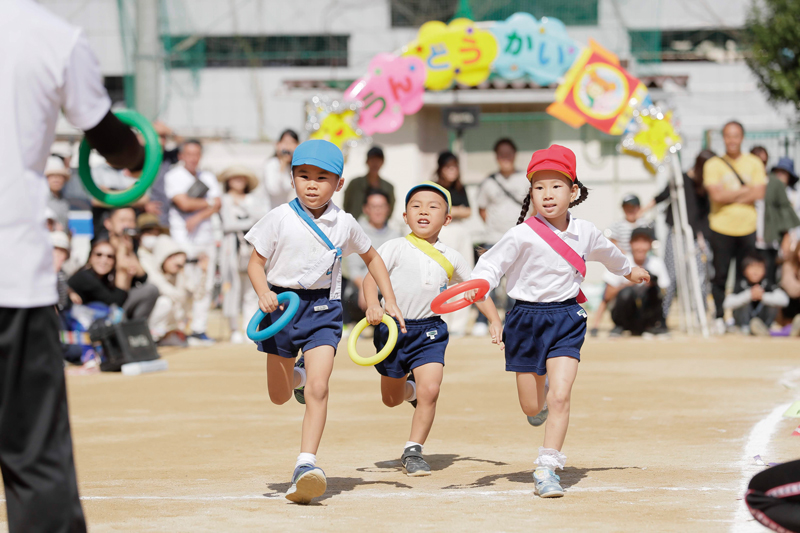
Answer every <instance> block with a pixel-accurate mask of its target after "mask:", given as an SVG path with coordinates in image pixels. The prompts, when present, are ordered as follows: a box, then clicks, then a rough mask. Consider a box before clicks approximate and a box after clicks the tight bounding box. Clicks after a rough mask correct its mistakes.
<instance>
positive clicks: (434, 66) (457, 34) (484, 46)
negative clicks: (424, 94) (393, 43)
mask: <svg viewBox="0 0 800 533" xmlns="http://www.w3.org/2000/svg"><path fill="white" fill-rule="evenodd" d="M403 55H404V56H416V57H418V58H420V59H422V61H423V62H424V63H425V68H426V71H427V76H426V78H425V87H427V88H428V89H431V90H434V91H440V90H442V89H447V88H449V87H450V86H451V85H452V84H453V80H455V81H457V82H458V83H461V84H464V85H469V86H471V87H474V86H475V85H478V84H479V83H482V82H484V81H486V79H487V78H488V77H489V74H491V72H492V69H491V65H492V61H494V59H495V57H497V41H495V39H494V36H493V35H492V34H491V32H488V31H486V30H482V29H480V28H478V27H477V26H476V25H475V23H474V22H472V21H471V20H469V19H465V18H459V19H455V20H454V21H452V22H451V23H450V24H445V23H444V22H439V21H438V20H434V21H430V22H426V23H425V24H423V25H422V26H421V27H420V29H419V34H418V35H417V38H416V40H414V41H412V42H411V43H409V44H408V45H407V46H404V47H403Z"/></svg>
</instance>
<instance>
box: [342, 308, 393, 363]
mask: <svg viewBox="0 0 800 533" xmlns="http://www.w3.org/2000/svg"><path fill="white" fill-rule="evenodd" d="M381 322H383V323H384V324H386V327H388V328H389V340H387V341H386V346H384V347H383V350H381V351H380V352H378V353H376V354H375V355H373V356H372V357H361V356H360V355H358V352H357V351H356V341H357V340H358V337H359V336H360V335H361V332H362V331H364V329H365V328H366V327H367V326H368V325H369V322H367V319H366V318H364V319H362V320H361V322H359V323H358V324H356V327H355V328H353V331H351V332H350V339H349V340H348V341H347V354H348V355H349V356H350V359H352V360H353V362H354V363H355V364H357V365H361V366H372V365H377V364H378V363H380V362H381V361H383V360H384V359H386V358H387V357H389V354H390V353H392V350H394V345H395V344H397V324H396V323H395V321H394V319H393V318H392V317H390V316H389V315H383V318H382V319H381Z"/></svg>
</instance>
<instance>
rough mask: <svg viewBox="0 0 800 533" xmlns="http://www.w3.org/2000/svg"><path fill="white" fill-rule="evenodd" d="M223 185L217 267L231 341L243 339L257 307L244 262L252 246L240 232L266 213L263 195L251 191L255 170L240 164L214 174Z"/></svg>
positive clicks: (247, 259) (247, 229)
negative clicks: (221, 234) (246, 327)
mask: <svg viewBox="0 0 800 533" xmlns="http://www.w3.org/2000/svg"><path fill="white" fill-rule="evenodd" d="M218 179H219V181H220V182H221V183H222V184H223V188H224V189H225V194H223V195H222V208H221V209H220V211H219V216H220V218H221V219H222V233H223V237H222V247H221V248H220V260H219V270H220V277H221V281H222V293H223V301H222V314H223V316H225V317H226V318H227V319H228V322H229V324H230V328H231V342H232V343H234V344H242V343H244V341H245V334H244V328H245V326H246V325H247V321H248V320H250V317H251V316H253V314H255V312H256V310H257V309H258V295H256V293H255V291H253V290H252V289H251V287H250V280H249V279H248V278H247V264H248V262H249V261H250V255H251V254H252V253H253V247H252V246H251V245H250V243H248V242H247V241H246V240H245V239H244V234H245V233H247V232H248V231H249V230H250V228H252V227H253V226H254V225H255V223H256V222H258V221H259V219H261V217H262V216H264V215H265V214H266V211H267V210H266V204H265V202H264V201H263V198H261V197H260V196H258V195H256V194H252V193H253V191H254V190H255V189H256V188H257V187H258V178H257V177H256V174H255V172H253V171H252V170H251V169H250V168H248V167H246V166H244V165H234V166H231V167H228V168H226V169H225V170H223V171H222V172H221V173H220V175H219V176H218Z"/></svg>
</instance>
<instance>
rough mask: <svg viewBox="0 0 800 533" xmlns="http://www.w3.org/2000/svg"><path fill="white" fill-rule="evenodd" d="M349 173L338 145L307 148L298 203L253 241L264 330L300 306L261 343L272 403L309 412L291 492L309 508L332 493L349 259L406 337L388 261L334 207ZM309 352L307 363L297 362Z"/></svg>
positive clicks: (296, 170) (299, 159)
mask: <svg viewBox="0 0 800 533" xmlns="http://www.w3.org/2000/svg"><path fill="white" fill-rule="evenodd" d="M343 167H344V156H343V155H342V151H341V150H340V149H339V148H338V147H337V146H336V145H335V144H333V143H331V142H328V141H324V140H319V139H313V140H308V141H306V142H304V143H302V144H300V145H299V146H298V147H297V149H295V151H294V154H293V155H292V187H293V188H294V189H295V192H296V193H297V198H295V199H294V200H292V201H291V202H289V203H288V204H283V205H280V206H278V207H276V208H275V209H273V210H272V211H270V212H269V213H267V215H266V216H264V217H263V218H262V219H261V220H259V221H258V222H257V223H256V225H255V226H253V228H252V229H251V230H250V231H248V232H247V234H246V235H245V240H246V241H247V242H249V243H250V244H251V245H252V246H253V248H254V251H253V253H252V255H251V256H250V262H249V264H248V268H247V270H248V274H249V276H250V282H251V283H252V285H253V288H254V289H255V292H256V294H257V295H258V303H259V307H260V308H261V311H263V312H264V313H265V314H266V317H265V318H264V320H262V322H261V325H260V329H264V328H267V327H269V326H270V325H271V324H273V322H274V321H275V320H278V318H279V317H280V316H281V315H282V313H283V310H282V309H280V308H279V305H278V294H280V293H283V292H293V293H295V294H296V295H297V296H298V297H299V299H300V305H299V307H298V309H297V312H296V313H295V315H294V317H293V318H292V319H291V320H289V323H288V324H287V325H286V326H285V327H284V328H283V329H281V330H280V331H278V333H277V334H275V336H273V337H271V338H269V339H267V340H265V341H261V342H259V343H258V349H259V350H260V351H262V352H265V353H266V354H267V384H268V387H269V395H270V399H271V400H272V401H273V402H274V403H276V404H283V403H286V402H287V401H288V400H289V399H290V398H291V396H292V394H293V393H294V396H295V399H296V400H297V401H298V402H299V403H301V404H305V405H306V411H305V416H304V419H303V432H302V439H301V444H300V455H299V456H298V457H297V462H296V463H295V469H294V472H293V473H292V478H291V486H290V487H289V490H288V491H287V492H286V499H288V500H290V501H293V502H295V503H301V504H308V503H310V502H311V500H312V499H314V498H317V497H319V496H321V495H322V494H324V492H325V489H326V487H327V481H326V478H325V472H323V471H322V469H321V468H319V467H317V466H316V464H317V456H316V453H317V450H318V449H319V443H320V440H321V439H322V433H323V431H324V429H325V419H326V416H327V406H328V381H329V379H330V375H331V372H332V370H333V359H334V356H335V355H336V348H337V347H338V345H339V342H340V341H341V339H342V302H341V285H342V275H341V260H342V258H343V257H345V256H348V255H351V254H358V255H359V256H360V257H361V259H362V260H363V261H364V263H365V264H366V265H367V269H368V270H369V272H370V274H371V275H372V276H373V277H374V278H375V279H376V280H377V282H378V285H379V286H380V288H381V292H382V293H383V295H384V297H385V298H386V313H387V314H389V315H391V316H393V317H395V318H397V320H398V321H399V322H400V329H401V330H402V331H405V324H404V322H403V315H402V314H401V313H400V311H399V309H398V307H397V304H396V299H395V295H394V291H393V290H392V285H391V283H390V281H389V273H388V272H387V271H386V266H385V265H384V264H383V260H381V257H380V255H378V252H377V251H376V250H375V248H373V247H372V244H371V243H370V241H369V238H368V237H367V235H366V234H365V233H364V230H363V229H362V228H361V226H360V225H359V224H358V222H356V219H355V218H353V217H352V215H350V214H348V213H346V212H344V211H343V210H342V209H340V208H339V207H338V206H336V205H335V204H334V203H333V202H332V201H331V198H332V197H333V194H334V193H335V192H336V191H339V190H341V189H342V186H343V185H344V179H343V178H342V170H343ZM267 264H269V268H268V269H267ZM301 350H302V352H303V357H301V358H300V359H299V360H296V359H297V355H298V353H299V352H300V351H301ZM306 392H308V394H306Z"/></svg>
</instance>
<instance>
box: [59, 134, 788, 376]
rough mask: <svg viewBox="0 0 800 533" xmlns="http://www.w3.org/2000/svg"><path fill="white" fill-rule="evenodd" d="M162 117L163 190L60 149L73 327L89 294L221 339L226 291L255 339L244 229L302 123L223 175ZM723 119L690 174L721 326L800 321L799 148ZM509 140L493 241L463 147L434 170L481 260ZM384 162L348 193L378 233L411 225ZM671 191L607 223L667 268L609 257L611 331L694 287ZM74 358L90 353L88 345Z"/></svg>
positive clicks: (130, 313)
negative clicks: (89, 177)
mask: <svg viewBox="0 0 800 533" xmlns="http://www.w3.org/2000/svg"><path fill="white" fill-rule="evenodd" d="M154 126H155V128H156V130H157V132H158V134H159V138H160V140H161V142H162V147H163V148H164V160H163V163H162V166H161V168H160V170H159V173H158V176H157V178H156V182H155V184H154V185H153V187H152V188H151V190H150V191H149V193H148V194H146V195H145V196H143V197H142V198H141V199H140V200H139V201H137V202H136V203H135V204H134V205H131V206H129V207H123V208H113V207H111V206H107V205H104V204H102V203H101V202H99V201H97V200H96V199H94V198H91V197H88V196H84V197H83V198H82V199H81V198H79V197H77V198H76V197H75V196H74V195H73V196H72V197H69V195H66V194H65V191H66V190H68V189H70V186H71V190H73V191H74V190H75V187H74V183H73V184H71V183H70V181H71V180H73V177H74V174H75V173H76V172H75V169H73V168H71V165H70V158H69V156H68V155H67V156H65V155H64V154H61V155H52V156H50V157H49V159H48V161H47V166H46V169H45V176H46V178H47V183H48V186H49V188H50V198H49V202H48V208H47V224H48V229H49V230H50V232H51V233H50V235H51V240H52V244H53V254H54V258H55V268H56V271H57V272H58V286H59V287H58V288H59V304H58V309H59V312H60V314H61V316H62V322H63V325H64V328H65V330H70V329H74V328H75V325H76V324H77V323H79V322H80V320H79V318H80V317H81V316H85V314H86V311H85V308H87V307H88V308H91V309H92V310H93V311H92V313H93V314H92V316H93V317H97V316H104V315H114V316H116V317H118V319H122V320H141V321H145V322H146V324H147V326H148V327H149V329H150V332H151V334H152V336H153V338H154V340H155V341H157V342H158V344H159V345H161V346H187V345H193V346H194V345H209V344H212V343H213V342H215V341H214V340H213V339H212V338H211V336H210V335H209V334H208V320H209V311H210V310H211V309H212V307H213V306H215V305H220V306H221V308H222V315H223V317H224V318H225V320H226V321H227V323H228V325H229V329H230V341H231V342H234V343H242V342H245V333H244V332H245V327H246V324H247V322H248V321H249V318H250V317H251V316H252V315H253V314H254V313H255V311H256V309H257V308H258V299H257V297H256V294H255V293H254V291H253V290H252V287H251V285H250V282H249V279H248V277H247V273H246V269H247V264H248V260H249V257H250V255H251V253H252V247H251V245H250V244H249V243H248V242H247V241H246V240H245V239H244V235H245V233H246V232H247V231H248V230H249V229H250V228H251V227H252V226H253V225H254V224H255V223H256V222H257V221H258V220H259V219H260V218H261V217H263V216H264V215H265V214H266V213H267V212H268V211H269V210H270V209H273V208H275V207H277V206H278V205H281V204H282V203H285V202H287V201H289V200H290V199H291V197H292V196H293V191H292V185H291V160H292V154H293V151H294V149H295V148H296V147H297V146H298V143H299V137H298V135H297V133H295V132H294V131H292V130H286V131H284V132H282V133H281V135H280V137H279V138H278V141H277V143H276V144H275V155H274V156H272V157H270V158H269V159H267V161H266V162H265V164H264V167H263V169H262V172H256V171H255V170H254V169H251V168H248V167H246V166H242V165H234V166H230V167H228V168H226V169H225V170H224V171H222V172H221V173H219V175H215V174H213V173H211V172H209V171H208V170H205V169H204V168H203V165H202V161H203V145H202V143H201V142H200V141H198V140H194V139H188V140H183V139H180V138H178V137H176V136H175V135H174V134H173V132H172V131H171V130H170V129H169V128H168V127H167V126H166V125H164V124H162V123H155V124H154ZM722 133H723V139H724V142H725V153H724V154H722V155H717V154H714V153H713V152H711V151H710V150H703V151H702V152H701V153H700V154H699V155H698V156H697V159H696V160H695V163H694V165H693V166H692V167H691V168H690V169H689V170H688V172H686V174H685V175H684V176H683V178H684V184H685V186H684V188H683V192H684V198H683V200H684V201H685V205H686V213H687V215H688V223H689V226H690V227H691V233H692V235H693V236H694V238H695V241H696V257H694V258H691V260H693V261H695V262H696V264H697V268H698V271H699V274H700V284H701V290H702V291H703V294H704V295H705V296H707V295H709V294H710V295H711V299H712V300H713V305H710V309H709V312H710V313H713V325H714V329H715V330H716V332H717V333H718V334H725V333H729V332H731V331H732V330H738V331H741V332H744V333H746V334H752V335H761V336H779V335H783V336H790V335H794V336H800V218H798V215H799V214H800V184H798V182H799V181H800V179H798V176H797V174H796V173H795V169H794V161H793V160H791V159H789V158H786V157H783V158H780V159H779V160H778V161H777V162H776V163H775V164H774V165H772V166H770V160H769V154H768V153H767V151H766V149H764V148H763V147H760V146H757V147H754V148H753V149H752V150H751V153H743V152H742V150H741V148H742V143H743V140H744V133H745V132H744V127H743V126H742V125H741V124H739V123H738V122H729V123H727V124H725V126H724V128H723V130H722ZM168 145H169V146H171V148H170V149H167V146H168ZM494 153H495V158H496V162H497V170H496V171H495V172H493V173H492V174H490V175H489V176H487V177H486V178H485V179H484V180H483V181H482V183H480V185H479V186H478V187H477V194H473V195H472V199H473V202H474V203H475V204H476V207H477V215H478V216H479V217H480V220H481V221H482V222H483V224H484V228H485V231H484V232H483V233H482V235H483V238H482V242H473V237H472V235H471V233H470V232H469V231H468V230H467V227H466V225H465V222H466V221H467V219H469V218H470V217H472V216H473V211H472V209H473V205H471V204H470V195H468V194H467V188H466V187H465V185H464V184H463V183H462V181H461V171H460V165H459V159H458V157H457V156H456V155H455V154H454V153H452V152H449V151H445V152H442V153H441V154H439V156H438V159H437V168H436V172H435V177H434V180H435V181H436V182H437V183H438V184H440V185H442V186H443V187H444V188H446V189H447V190H448V191H449V192H450V195H451V198H452V203H453V208H452V217H453V221H452V223H451V224H449V225H448V226H446V227H445V228H444V229H443V231H442V233H441V236H440V238H441V239H442V240H443V241H444V242H445V243H446V244H448V245H449V246H451V247H453V248H454V249H456V250H458V251H459V252H460V253H461V254H462V255H463V256H464V257H465V258H467V259H468V260H469V261H470V262H472V261H474V260H475V259H476V258H477V256H478V255H479V254H480V253H483V252H484V251H486V250H488V249H490V248H491V247H492V246H493V245H494V244H495V243H496V242H497V241H498V240H499V239H500V237H501V236H502V235H503V234H504V233H505V232H506V231H507V230H509V229H510V228H511V227H513V226H514V225H515V224H516V223H517V219H518V217H519V212H520V208H521V206H522V205H523V200H524V199H525V197H526V195H527V194H528V190H529V187H530V185H529V182H528V180H527V179H526V177H525V173H524V172H523V171H522V170H520V169H518V168H517V167H516V165H515V160H516V155H517V148H516V145H515V144H514V141H513V140H512V139H508V138H503V139H499V140H498V141H497V142H496V143H495V145H494ZM384 162H385V155H384V152H383V150H382V149H381V148H380V147H378V146H373V147H372V148H370V149H369V151H368V152H367V158H366V167H367V173H366V175H364V176H362V177H356V178H352V179H349V180H348V182H347V187H346V189H345V192H344V200H343V205H342V208H343V209H344V210H345V211H347V212H348V213H350V214H351V215H353V216H354V217H355V218H356V219H357V221H358V222H359V224H360V225H361V226H362V227H363V228H364V231H365V232H366V233H367V235H368V236H369V237H370V239H371V240H372V244H373V246H375V247H376V248H377V247H380V245H381V244H383V243H384V242H386V241H388V240H390V239H393V238H396V237H398V236H400V235H401V228H399V227H395V226H393V225H392V224H391V223H390V219H391V217H392V213H393V212H394V210H395V208H396V205H395V189H394V186H393V185H392V183H391V182H390V181H388V180H386V179H384V178H383V177H382V176H381V169H382V167H383V165H384ZM92 174H93V177H94V180H95V182H96V183H97V185H98V186H99V187H100V188H101V189H103V190H106V191H115V190H123V189H127V188H128V187H130V186H131V185H132V184H133V183H134V181H135V180H136V177H135V176H133V175H131V174H130V173H128V171H118V170H115V169H113V168H112V167H110V166H108V165H105V164H100V165H94V166H93V167H92ZM670 195H671V192H670V187H669V186H667V187H666V188H664V190H663V191H662V192H661V193H660V194H658V195H656V196H655V197H654V198H652V199H651V200H650V201H648V202H647V203H646V204H644V205H642V202H641V201H640V199H639V197H638V196H636V195H635V194H628V195H626V196H625V197H624V198H623V200H622V205H621V213H620V215H621V216H620V218H619V220H618V221H617V222H615V223H614V224H612V225H611V226H610V227H609V228H608V229H607V231H606V235H607V236H608V237H609V238H610V239H611V240H612V241H613V242H614V243H615V244H616V245H617V246H618V247H619V248H620V249H621V250H622V251H623V252H624V253H626V254H628V255H629V257H630V259H631V261H632V263H635V264H636V265H638V266H641V267H643V268H645V269H647V270H648V271H649V272H650V273H651V274H652V277H651V281H650V283H649V284H647V285H646V286H634V285H631V284H630V283H629V282H627V281H626V280H625V279H624V278H621V277H618V276H614V275H611V274H608V273H607V274H606V275H605V276H604V279H603V281H604V285H605V288H604V290H603V293H602V297H601V299H600V302H599V306H598V308H597V309H596V312H595V314H594V317H593V322H592V326H591V329H590V332H591V334H592V335H593V336H595V335H597V334H598V331H599V329H600V326H601V321H602V318H603V316H604V313H605V311H606V310H609V311H610V318H611V321H612V323H613V328H612V329H611V332H610V335H611V336H621V335H623V334H625V332H630V334H632V335H665V334H668V332H669V329H668V327H667V317H668V316H669V312H670V308H671V306H672V303H673V302H674V300H675V297H676V296H680V295H678V294H677V289H678V286H677V276H676V274H675V242H674V240H673V228H674V226H675V224H676V222H675V220H674V217H673V212H672V210H671V209H670V208H669V201H670V199H671V198H670ZM87 200H88V202H87ZM81 204H83V206H84V209H86V208H88V209H90V210H91V214H92V224H91V227H92V234H93V238H92V241H91V245H90V246H88V245H87V249H85V250H78V249H77V248H76V246H73V244H72V243H71V240H72V239H71V231H70V228H71V226H70V224H71V222H70V210H71V208H72V209H76V208H78V209H79V208H80V206H81ZM663 205H666V206H667V208H666V209H664V212H665V219H664V221H665V223H666V227H667V229H668V230H669V231H668V232H667V234H666V238H665V239H664V240H665V242H664V247H663V254H662V255H663V258H662V257H659V256H658V255H656V254H655V253H654V242H655V241H656V234H655V226H654V219H655V218H656V215H657V213H658V212H659V209H658V206H663ZM529 214H533V213H529ZM76 252H78V253H76ZM87 255H88V257H86V256H87ZM83 259H85V263H84V261H83ZM81 263H84V264H81ZM731 268H732V269H733V270H731ZM366 273H367V272H366V269H365V267H364V264H363V262H361V261H359V260H356V261H349V260H348V261H346V262H345V265H344V274H345V280H344V284H343V291H342V299H343V304H344V314H345V324H348V323H350V324H352V323H354V322H356V321H358V320H360V319H361V318H363V316H364V311H365V308H366V303H365V300H364V295H363V293H362V281H363V279H364V277H365V275H366ZM729 277H732V278H733V285H732V287H728V285H729ZM495 292H496V294H493V298H494V299H495V301H496V302H497V303H498V304H499V307H502V308H505V309H506V310H508V309H510V308H511V307H512V306H513V305H514V302H513V300H511V299H509V298H507V296H506V295H505V294H504V293H503V291H502V290H500V289H498V290H497V291H495ZM707 300H708V298H704V301H707ZM726 311H727V312H728V315H729V318H728V320H726V319H725V316H726ZM98 313H99V315H98ZM469 317H470V315H469V309H467V310H465V311H462V312H460V313H454V314H453V316H448V317H447V320H448V321H449V323H450V329H451V334H453V335H464V334H467V333H468V332H469V333H471V334H472V335H476V336H482V335H486V334H487V331H488V328H487V325H486V322H485V320H482V318H483V317H479V319H478V320H477V321H476V322H475V323H474V325H472V328H471V329H470V330H469V331H468V321H469ZM84 325H85V324H84ZM67 358H68V359H70V360H74V361H77V360H79V359H80V357H79V356H78V355H76V354H75V353H72V354H71V355H69V356H68V357H67Z"/></svg>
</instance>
